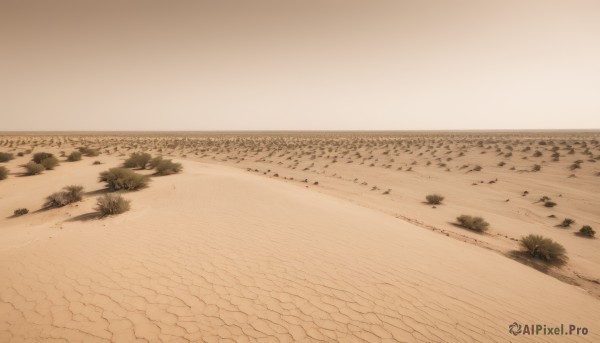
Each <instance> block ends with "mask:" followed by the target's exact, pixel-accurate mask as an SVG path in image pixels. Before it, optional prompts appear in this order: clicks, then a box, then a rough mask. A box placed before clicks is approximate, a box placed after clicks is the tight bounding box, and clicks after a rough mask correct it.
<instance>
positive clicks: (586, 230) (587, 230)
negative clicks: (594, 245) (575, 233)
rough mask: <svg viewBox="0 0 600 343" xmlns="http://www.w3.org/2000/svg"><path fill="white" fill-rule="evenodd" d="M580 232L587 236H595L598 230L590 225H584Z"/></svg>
mask: <svg viewBox="0 0 600 343" xmlns="http://www.w3.org/2000/svg"><path fill="white" fill-rule="evenodd" d="M579 233H580V234H581V235H582V236H586V237H594V236H595V235H596V231H594V229H592V227H591V226H589V225H584V226H582V227H581V229H579Z"/></svg>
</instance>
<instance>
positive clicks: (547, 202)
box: [544, 201, 556, 207]
mask: <svg viewBox="0 0 600 343" xmlns="http://www.w3.org/2000/svg"><path fill="white" fill-rule="evenodd" d="M544 206H546V207H554V206H556V203H555V202H554V201H546V202H545V203H544Z"/></svg>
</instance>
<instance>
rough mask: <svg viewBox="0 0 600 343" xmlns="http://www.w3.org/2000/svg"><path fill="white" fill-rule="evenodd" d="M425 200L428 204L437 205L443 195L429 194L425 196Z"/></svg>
mask: <svg viewBox="0 0 600 343" xmlns="http://www.w3.org/2000/svg"><path fill="white" fill-rule="evenodd" d="M425 200H427V203H428V204H430V205H439V204H441V203H442V201H444V197H443V196H441V195H439V194H429V195H427V196H426V197H425Z"/></svg>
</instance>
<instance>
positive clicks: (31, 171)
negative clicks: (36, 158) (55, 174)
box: [22, 161, 46, 175]
mask: <svg viewBox="0 0 600 343" xmlns="http://www.w3.org/2000/svg"><path fill="white" fill-rule="evenodd" d="M22 167H23V168H25V174H26V175H37V174H40V173H41V172H43V171H44V170H46V168H45V167H44V166H43V165H41V164H39V163H35V162H33V161H30V162H28V163H27V164H24V165H23V166H22Z"/></svg>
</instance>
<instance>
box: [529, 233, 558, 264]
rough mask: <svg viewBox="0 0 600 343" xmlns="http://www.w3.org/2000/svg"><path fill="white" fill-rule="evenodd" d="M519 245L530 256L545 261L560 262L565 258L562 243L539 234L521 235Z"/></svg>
mask: <svg viewBox="0 0 600 343" xmlns="http://www.w3.org/2000/svg"><path fill="white" fill-rule="evenodd" d="M521 245H522V246H523V248H525V250H526V251H527V253H529V254H530V255H531V257H533V258H539V259H542V260H544V261H546V262H562V261H564V260H565V259H566V258H567V256H566V250H565V248H564V247H563V246H562V245H560V244H559V243H556V242H554V241H553V240H551V239H550V238H546V237H543V236H540V235H528V236H525V237H522V238H521Z"/></svg>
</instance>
